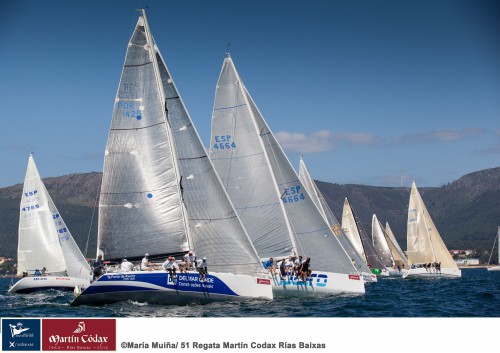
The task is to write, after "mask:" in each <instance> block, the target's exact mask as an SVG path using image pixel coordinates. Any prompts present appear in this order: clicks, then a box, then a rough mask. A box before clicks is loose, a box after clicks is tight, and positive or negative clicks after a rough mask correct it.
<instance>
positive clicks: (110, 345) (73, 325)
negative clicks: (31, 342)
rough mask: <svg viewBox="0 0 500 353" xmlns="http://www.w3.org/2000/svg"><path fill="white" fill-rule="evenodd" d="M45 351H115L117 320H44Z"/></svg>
mask: <svg viewBox="0 0 500 353" xmlns="http://www.w3.org/2000/svg"><path fill="white" fill-rule="evenodd" d="M42 350H44V351H115V350H116V319H43V320H42Z"/></svg>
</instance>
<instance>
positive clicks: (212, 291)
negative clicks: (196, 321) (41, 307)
mask: <svg viewBox="0 0 500 353" xmlns="http://www.w3.org/2000/svg"><path fill="white" fill-rule="evenodd" d="M256 298H258V299H267V300H270V299H273V293H272V288H271V280H270V279H269V278H255V277H251V276H245V275H234V274H230V273H213V272H212V273H209V274H208V275H207V278H206V281H204V282H201V281H200V277H199V274H198V273H197V272H188V273H178V274H177V278H176V279H172V278H171V277H170V275H169V274H168V273H166V272H163V271H152V272H149V271H132V272H125V273H107V274H104V275H103V276H101V277H100V278H99V279H98V280H97V281H95V282H93V283H92V284H91V285H90V286H89V287H88V288H86V289H85V290H84V291H83V292H82V293H81V294H80V295H79V296H78V297H76V298H75V300H74V301H73V302H72V303H71V305H73V306H76V305H103V304H110V303H115V302H119V301H126V300H133V301H138V302H148V303H154V304H187V303H193V302H197V303H209V302H214V301H230V300H248V299H256Z"/></svg>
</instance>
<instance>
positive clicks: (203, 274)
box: [196, 257, 208, 282]
mask: <svg viewBox="0 0 500 353" xmlns="http://www.w3.org/2000/svg"><path fill="white" fill-rule="evenodd" d="M196 269H197V270H198V273H199V274H200V282H204V281H205V279H206V278H207V273H208V267H207V258H206V257H204V258H203V260H202V261H198V265H197V266H196Z"/></svg>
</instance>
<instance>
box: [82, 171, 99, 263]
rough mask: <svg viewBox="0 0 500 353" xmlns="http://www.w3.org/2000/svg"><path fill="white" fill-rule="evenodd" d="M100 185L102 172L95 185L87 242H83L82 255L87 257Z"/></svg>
mask: <svg viewBox="0 0 500 353" xmlns="http://www.w3.org/2000/svg"><path fill="white" fill-rule="evenodd" d="M101 185H102V174H101V179H100V181H99V185H98V186H97V192H96V195H95V201H94V207H93V208H92V218H91V219H90V226H89V232H88V233H87V243H86V244H85V253H84V257H85V258H86V257H87V251H88V249H89V240H90V232H91V231H92V225H93V224H94V215H95V209H96V207H97V206H98V202H99V194H100V191H101Z"/></svg>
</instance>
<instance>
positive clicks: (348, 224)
mask: <svg viewBox="0 0 500 353" xmlns="http://www.w3.org/2000/svg"><path fill="white" fill-rule="evenodd" d="M342 229H343V230H344V232H345V234H346V235H347V238H348V239H349V241H350V242H351V244H353V245H354V248H355V249H356V251H358V252H360V255H361V256H362V257H364V258H365V259H366V263H367V264H368V266H369V267H370V268H371V269H384V268H385V265H384V263H383V262H382V260H381V259H380V257H379V256H378V255H377V253H376V251H375V249H374V248H373V245H372V243H371V241H370V238H368V235H367V234H366V231H365V230H364V228H363V227H362V226H361V223H360V222H359V220H358V217H357V216H356V214H355V213H354V210H353V209H352V207H351V204H350V203H349V200H348V198H347V197H346V198H345V200H344V209H343V211H342Z"/></svg>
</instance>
